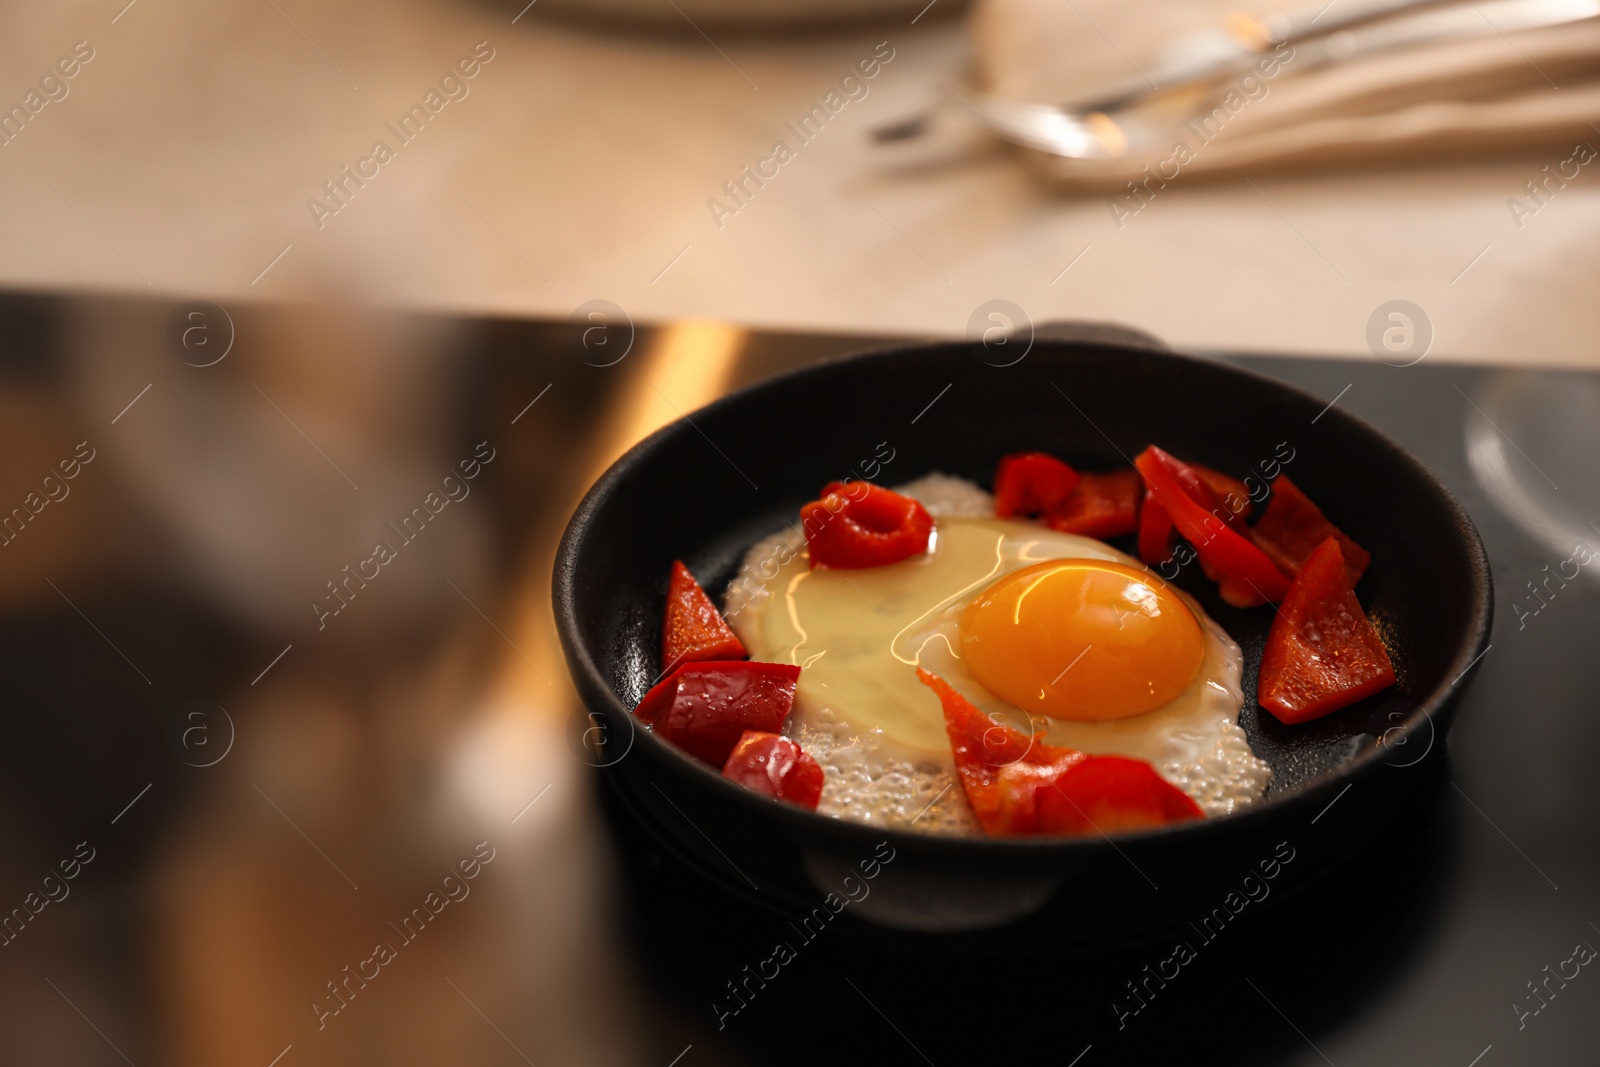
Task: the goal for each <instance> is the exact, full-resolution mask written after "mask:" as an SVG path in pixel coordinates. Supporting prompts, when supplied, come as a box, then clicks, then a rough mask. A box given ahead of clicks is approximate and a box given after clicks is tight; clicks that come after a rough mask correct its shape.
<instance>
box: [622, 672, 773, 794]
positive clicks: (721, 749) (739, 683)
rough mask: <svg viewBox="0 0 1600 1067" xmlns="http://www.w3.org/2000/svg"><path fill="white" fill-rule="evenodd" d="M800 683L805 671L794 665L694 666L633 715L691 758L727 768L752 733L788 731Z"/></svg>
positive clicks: (663, 684) (650, 695) (664, 681)
mask: <svg viewBox="0 0 1600 1067" xmlns="http://www.w3.org/2000/svg"><path fill="white" fill-rule="evenodd" d="M799 680H800V668H799V667H796V666H794V665H793V664H788V663H749V662H743V661H739V660H710V661H707V662H704V663H688V664H685V665H683V666H682V667H679V668H678V669H677V670H675V671H673V672H672V673H671V674H670V675H668V676H667V677H666V678H664V679H662V680H661V681H660V682H658V683H657V684H656V685H655V687H654V688H652V689H651V690H650V692H648V693H646V694H645V695H644V699H643V700H641V701H639V706H638V707H636V708H634V709H633V713H634V714H635V715H637V716H638V717H639V718H641V719H643V720H644V721H645V722H646V723H648V724H649V725H650V727H651V729H653V730H655V732H656V733H658V734H660V735H661V736H662V737H664V738H666V739H667V740H668V741H671V742H672V743H673V744H675V745H677V746H678V747H679V748H681V749H683V750H684V751H685V752H687V753H689V755H691V756H694V757H696V758H698V759H703V760H705V761H706V762H707V763H710V764H713V765H715V766H717V767H721V766H723V765H724V764H726V763H727V762H728V755H729V754H730V753H731V752H732V751H733V747H734V745H736V744H738V743H739V738H740V737H742V736H744V732H745V731H746V730H761V731H763V732H765V733H769V734H775V733H777V732H778V731H779V730H780V729H781V728H782V727H783V720H784V718H785V717H787V716H788V714H789V709H790V708H791V707H792V706H793V705H794V689H795V684H796V683H797V682H798V681H799Z"/></svg>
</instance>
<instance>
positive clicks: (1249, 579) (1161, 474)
mask: <svg viewBox="0 0 1600 1067" xmlns="http://www.w3.org/2000/svg"><path fill="white" fill-rule="evenodd" d="M1133 463H1134V466H1136V467H1138V468H1139V473H1140V474H1142V475H1144V480H1145V483H1146V484H1147V485H1148V486H1149V488H1150V490H1151V492H1153V493H1155V495H1156V499H1157V500H1159V501H1160V502H1161V506H1162V507H1164V508H1166V509H1167V513H1168V514H1169V515H1170V516H1171V517H1172V522H1173V525H1174V526H1176V527H1177V528H1178V532H1179V533H1181V534H1183V536H1184V537H1185V538H1187V539H1188V541H1189V543H1190V544H1191V545H1193V546H1194V549H1195V551H1196V552H1197V553H1198V554H1199V556H1200V559H1201V561H1202V562H1203V563H1205V564H1206V565H1207V567H1208V568H1209V570H1210V571H1211V573H1214V574H1215V575H1217V576H1218V578H1219V584H1220V585H1221V593H1222V595H1223V597H1224V599H1227V598H1228V597H1230V596H1232V597H1234V598H1235V599H1244V598H1245V597H1246V596H1247V595H1249V596H1251V597H1252V598H1259V599H1258V600H1257V602H1258V603H1259V600H1270V601H1274V602H1276V601H1279V600H1282V599H1283V596H1284V594H1285V593H1287V592H1288V591H1289V579H1288V578H1286V577H1285V576H1284V574H1283V572H1282V571H1280V570H1279V569H1278V568H1277V567H1276V566H1275V565H1274V564H1273V562H1272V560H1270V559H1268V558H1267V555H1266V553H1264V552H1262V551H1261V549H1259V548H1257V547H1256V546H1255V544H1254V543H1252V542H1251V541H1250V540H1249V539H1248V538H1247V537H1245V536H1244V535H1242V534H1240V533H1239V532H1238V531H1236V530H1234V529H1233V528H1232V527H1231V526H1230V525H1229V523H1228V519H1229V518H1231V516H1228V513H1227V510H1226V509H1220V511H1208V510H1206V509H1205V508H1204V507H1202V506H1201V505H1200V504H1198V503H1196V502H1195V500H1194V498H1193V497H1192V496H1190V495H1189V492H1188V491H1187V490H1185V488H1184V487H1183V485H1182V484H1181V483H1180V481H1179V478H1178V474H1177V472H1176V469H1175V468H1174V466H1173V464H1174V463H1176V461H1175V460H1174V459H1173V458H1172V457H1171V456H1169V455H1168V454H1167V453H1165V452H1163V451H1162V450H1161V449H1159V448H1157V447H1156V446H1155V445H1151V446H1150V447H1149V448H1147V449H1145V450H1144V451H1143V452H1141V453H1139V456H1138V458H1137V459H1135V460H1134V461H1133ZM1219 508H1220V505H1219ZM1230 602H1232V601H1230Z"/></svg>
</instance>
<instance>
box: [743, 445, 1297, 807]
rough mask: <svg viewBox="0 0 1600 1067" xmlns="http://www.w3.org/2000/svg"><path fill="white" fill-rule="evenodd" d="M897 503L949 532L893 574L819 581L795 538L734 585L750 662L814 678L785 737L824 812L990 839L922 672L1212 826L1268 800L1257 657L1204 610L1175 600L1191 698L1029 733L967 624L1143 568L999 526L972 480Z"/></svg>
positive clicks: (921, 488)
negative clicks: (1024, 574) (969, 664)
mask: <svg viewBox="0 0 1600 1067" xmlns="http://www.w3.org/2000/svg"><path fill="white" fill-rule="evenodd" d="M897 491H898V492H901V493H905V494H906V495H909V496H913V497H916V498H917V499H918V500H920V501H922V503H923V505H924V506H925V507H927V508H928V511H929V512H930V513H931V514H932V515H933V516H934V517H935V519H936V522H937V529H936V532H935V536H934V539H933V543H932V545H931V548H930V551H929V552H928V553H927V554H926V555H923V556H919V557H914V558H912V559H909V560H905V561H902V562H900V563H895V564H891V565H889V566H886V567H874V568H868V569H862V570H826V569H823V570H817V571H812V570H811V568H810V565H809V562H808V560H807V559H806V557H805V554H804V551H803V549H804V544H805V539H804V535H803V533H802V532H801V531H800V530H799V529H798V528H796V529H792V530H788V531H785V532H784V533H781V534H778V535H775V536H774V537H771V538H768V539H766V540H764V541H762V542H760V543H759V544H757V545H755V546H754V547H753V548H752V549H751V550H750V552H749V553H748V554H747V556H746V559H745V562H744V566H743V567H742V568H741V570H740V573H739V575H737V576H736V577H735V579H734V583H733V585H732V586H730V596H729V598H728V610H729V623H730V625H731V626H732V627H733V628H734V630H735V632H736V633H738V635H739V638H740V640H741V641H743V642H744V644H745V647H746V649H748V650H749V653H750V656H751V658H752V659H757V660H766V661H769V662H777V663H796V664H799V665H800V666H801V667H802V668H803V669H802V671H801V674H800V682H799V686H798V688H797V691H796V694H795V704H794V711H793V713H792V714H791V716H790V718H789V722H788V724H787V725H786V732H788V733H789V734H790V735H791V736H793V737H795V738H796V739H797V740H798V741H799V742H800V743H801V745H802V746H803V747H804V748H805V749H806V750H807V751H808V752H810V753H811V755H812V756H813V757H815V758H816V759H817V760H818V762H819V763H821V764H822V767H823V770H824V774H825V781H824V788H823V795H822V801H821V803H820V804H819V806H818V810H819V811H820V812H822V813H823V814H831V815H836V816H839V817H843V818H849V819H853V820H856V821H863V822H870V823H880V824H884V825H894V826H906V825H910V824H912V823H915V824H916V826H917V828H919V829H926V830H930V831H933V832H944V833H957V834H971V833H976V832H978V831H977V827H976V822H975V820H974V819H973V817H972V815H971V813H970V811H969V810H967V809H966V804H965V798H964V797H963V796H962V795H961V790H960V789H958V788H951V786H952V785H953V784H954V783H955V781H956V778H955V774H954V770H955V768H954V761H953V758H952V756H951V752H950V742H949V737H948V735H947V734H946V733H945V728H944V717H943V713H942V711H941V709H940V706H939V701H938V699H937V697H935V696H934V694H933V693H932V692H931V691H930V690H929V689H928V688H927V687H926V686H924V685H923V684H922V683H921V682H919V681H918V680H917V677H916V667H917V666H918V665H921V666H923V667H926V668H927V669H928V670H930V671H933V672H934V673H936V674H939V675H941V676H943V677H944V678H945V679H946V680H947V681H948V682H949V683H950V684H951V686H953V687H954V688H955V689H956V690H957V691H958V692H960V693H961V694H963V695H964V696H966V697H967V699H969V700H971V701H972V702H973V704H975V705H976V706H977V707H978V708H979V709H980V710H981V711H983V712H985V713H988V714H990V715H991V717H993V718H994V719H995V720H996V721H997V722H1000V723H1003V724H1004V725H1007V726H1010V727H1012V728H1013V729H1018V730H1022V731H1024V732H1028V731H1029V730H1039V729H1043V730H1044V731H1045V734H1046V736H1045V740H1046V742H1047V743H1049V744H1054V745H1062V746H1065V747H1068V748H1074V749H1078V750H1079V751H1083V752H1090V753H1100V754H1117V755H1125V756H1130V757H1133V758H1135V759H1142V760H1146V761H1147V762H1149V763H1150V764H1152V765H1153V766H1154V767H1155V768H1156V769H1157V770H1158V771H1159V772H1160V773H1161V774H1162V775H1163V776H1164V777H1165V778H1166V779H1167V780H1168V781H1170V782H1172V783H1173V784H1174V785H1176V786H1177V787H1178V788H1180V789H1182V790H1184V791H1185V792H1186V793H1188V794H1189V795H1190V796H1191V797H1192V798H1193V799H1194V800H1195V802H1196V803H1197V804H1198V805H1199V806H1200V807H1201V808H1202V810H1204V811H1205V812H1206V813H1207V814H1208V815H1218V814H1224V813H1227V812H1230V811H1234V810H1236V809H1238V808H1240V807H1243V806H1246V805H1248V804H1250V803H1253V802H1254V801H1256V800H1258V799H1259V798H1260V797H1261V796H1262V794H1263V793H1264V792H1265V791H1266V786H1267V783H1268V781H1269V780H1270V776H1271V771H1270V769H1269V768H1268V767H1267V765H1266V763H1265V762H1264V761H1262V760H1260V759H1258V758H1256V756H1255V755H1254V754H1253V753H1252V752H1251V751H1250V746H1249V742H1248V740H1247V739H1246V737H1245V735H1244V731H1243V730H1241V729H1240V728H1239V726H1238V724H1237V720H1238V715H1239V708H1240V707H1241V706H1242V704H1243V692H1242V690H1241V688H1240V673H1241V669H1242V665H1243V657H1242V655H1241V653H1240V650H1239V646H1238V645H1237V644H1236V643H1235V642H1234V641H1233V640H1232V639H1231V638H1229V637H1228V635H1227V633H1226V632H1224V631H1223V629H1222V628H1221V627H1220V626H1218V625H1217V624H1216V623H1215V622H1213V621H1212V620H1211V619H1210V618H1208V617H1207V616H1206V614H1205V613H1204V611H1202V610H1201V609H1200V607H1199V605H1198V604H1196V603H1195V602H1194V601H1193V600H1192V598H1190V597H1188V596H1187V595H1185V594H1183V593H1182V592H1181V591H1178V590H1174V592H1178V594H1179V595H1180V596H1181V597H1182V598H1183V600H1184V602H1185V603H1186V604H1187V605H1188V606H1189V608H1190V610H1191V611H1193V613H1194V615H1195V618H1196V619H1197V620H1198V621H1199V622H1200V624H1201V629H1202V632H1203V634H1204V639H1205V644H1204V653H1203V657H1202V661H1201V665H1200V667H1199V669H1198V670H1197V671H1196V672H1195V677H1194V680H1193V682H1191V684H1190V686H1189V688H1188V689H1187V690H1185V691H1184V692H1183V693H1182V694H1181V695H1179V696H1178V697H1177V698H1175V699H1174V700H1172V701H1171V702H1169V703H1168V704H1166V705H1164V706H1163V707H1161V708H1157V709H1156V710H1154V711H1151V712H1148V713H1146V714H1143V715H1138V716H1133V717H1131V718H1127V719H1119V720H1113V721H1108V722H1075V721H1068V720H1063V719H1054V718H1049V717H1045V716H1034V717H1033V719H1032V722H1031V724H1030V720H1029V717H1028V716H1027V715H1026V714H1025V713H1024V712H1023V711H1022V710H1021V709H1019V708H1017V707H1016V706H1015V705H1012V704H1010V703H1008V702H1006V701H1004V700H1001V699H999V698H998V697H996V696H995V695H994V694H993V693H991V692H989V690H988V689H986V688H985V687H984V686H983V685H982V684H981V683H980V682H978V680H977V679H976V678H974V677H973V676H972V674H971V672H970V671H968V670H967V668H966V666H965V664H964V662H963V660H962V657H961V642H960V629H959V620H960V616H961V612H962V611H963V610H964V609H965V608H966V606H967V605H968V604H969V603H970V602H971V601H972V599H973V598H974V597H976V596H977V595H978V594H979V593H981V592H982V591H983V590H984V589H986V588H987V587H988V586H989V585H991V584H992V583H993V582H994V581H996V580H997V579H999V578H1001V577H1002V576H1004V575H1005V574H1009V573H1011V572H1012V571H1016V570H1019V569H1021V568H1023V567H1027V566H1030V565H1032V564H1034V563H1038V562H1040V561H1043V560H1052V559H1070V558H1088V559H1102V560H1110V561H1115V562H1119V563H1124V564H1127V565H1129V566H1132V567H1135V568H1143V564H1141V563H1140V562H1139V561H1138V560H1136V559H1133V558H1131V557H1129V556H1127V555H1126V554H1124V553H1121V552H1118V551H1117V550H1116V549H1114V548H1112V547H1111V546H1109V545H1107V544H1105V543H1103V542H1100V541H1096V540H1093V539H1091V538H1087V537H1078V536H1074V535H1071V534H1062V533H1057V532H1055V531H1053V530H1050V529H1048V528H1046V527H1043V526H1040V525H1037V524H1034V523H1028V522H1020V521H1007V520H998V519H995V518H994V517H993V516H994V503H993V499H992V498H991V497H990V496H989V494H987V493H985V492H984V491H983V490H982V489H980V488H979V487H977V486H975V485H973V484H972V483H970V482H966V481H963V480H961V479H956V478H950V477H948V476H945V475H937V474H935V475H928V476H926V477H923V478H920V479H918V480H917V481H915V482H912V483H910V484H908V485H905V486H900V487H898V488H897ZM1084 654H1085V655H1092V654H1093V649H1092V648H1091V649H1089V650H1088V651H1087V652H1085V653H1084ZM1062 666H1063V668H1064V669H1067V670H1070V669H1071V667H1070V665H1069V664H1066V663H1063V664H1062Z"/></svg>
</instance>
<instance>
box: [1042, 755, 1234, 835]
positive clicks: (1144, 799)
mask: <svg viewBox="0 0 1600 1067" xmlns="http://www.w3.org/2000/svg"><path fill="white" fill-rule="evenodd" d="M1204 817H1205V812H1203V811H1201V810H1200V805H1198V804H1196V803H1195V802H1194V799H1193V798H1192V797H1190V796H1189V794H1187V793H1185V792H1184V791H1183V790H1181V789H1179V788H1178V787H1177V786H1175V785H1173V784H1172V783H1171V782H1169V781H1167V780H1166V779H1165V778H1163V777H1161V775H1160V774H1158V773H1156V769H1155V768H1154V767H1152V766H1150V764H1148V763H1146V762H1144V761H1143V760H1136V759H1128V758H1127V757H1125V756H1088V757H1086V758H1085V759H1084V760H1083V761H1082V762H1080V763H1077V764H1075V765H1073V766H1071V767H1068V768H1067V770H1066V772H1065V773H1063V774H1062V775H1061V777H1059V778H1057V779H1056V780H1055V781H1054V782H1053V783H1052V784H1051V788H1049V789H1041V790H1039V831H1040V832H1041V833H1046V834H1091V833H1109V832H1111V831H1113V830H1140V829H1145V828H1147V827H1151V826H1164V825H1165V824H1167V823H1172V822H1183V821H1184V820H1186V819H1200V818H1204Z"/></svg>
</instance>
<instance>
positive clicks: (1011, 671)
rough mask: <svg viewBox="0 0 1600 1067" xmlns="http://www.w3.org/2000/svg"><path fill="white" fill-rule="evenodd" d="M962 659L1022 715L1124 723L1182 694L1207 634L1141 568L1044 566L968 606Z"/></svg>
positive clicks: (1080, 563)
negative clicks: (1114, 720)
mask: <svg viewBox="0 0 1600 1067" xmlns="http://www.w3.org/2000/svg"><path fill="white" fill-rule="evenodd" d="M961 654H962V657H963V658H964V659H965V660H966V661H967V668H968V669H969V670H970V671H971V672H972V674H973V676H974V677H975V678H977V679H978V681H980V682H982V683H983V685H984V686H986V687H987V688H988V689H989V691H990V692H992V693H993V694H994V695H995V696H997V697H1000V698H1001V699H1002V700H1007V701H1010V702H1011V703H1012V704H1015V705H1016V706H1017V707H1019V708H1022V709H1023V710H1024V711H1028V712H1032V713H1038V714H1043V715H1049V716H1051V717H1053V718H1058V719H1076V720H1080V721H1099V720H1105V719H1125V718H1128V717H1129V716H1132V715H1142V714H1144V713H1145V712H1147V711H1152V710H1154V709H1156V708H1159V707H1161V706H1162V705H1164V704H1166V703H1168V702H1170V701H1171V700H1173V699H1174V698H1176V697H1177V696H1178V695H1179V694H1181V693H1182V692H1183V691H1184V690H1185V689H1188V688H1189V684H1190V682H1192V681H1193V680H1194V676H1195V672H1196V671H1198V670H1199V669H1200V663H1201V660H1202V658H1203V657H1204V654H1205V635H1204V634H1203V633H1202V632H1201V629H1200V623H1199V621H1198V620H1197V619H1196V618H1195V617H1194V613H1193V612H1192V611H1190V610H1189V607H1188V605H1186V604H1185V603H1184V602H1183V601H1182V599H1180V598H1179V596H1178V595H1177V593H1175V592H1173V591H1172V590H1171V589H1169V588H1167V586H1166V584H1165V583H1164V582H1162V581H1161V580H1160V579H1159V578H1157V577H1156V576H1155V575H1153V574H1150V573H1149V572H1148V571H1141V570H1137V569H1135V568H1133V567H1128V566H1125V565H1123V564H1121V563H1111V562H1108V561H1104V560H1094V559H1063V560H1050V561H1048V562H1045V563H1036V564H1034V565H1033V566H1031V567H1025V568H1023V569H1022V570H1019V571H1015V572H1013V573H1011V574H1008V575H1006V576H1005V577H1004V578H1001V579H1000V580H999V581H997V582H995V583H994V584H993V585H991V586H990V587H989V588H988V589H986V590H985V591H984V592H983V593H982V594H981V595H980V596H978V597H977V598H976V599H975V600H973V601H972V603H971V604H969V605H968V606H967V608H966V610H965V611H964V612H962V615H961Z"/></svg>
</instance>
